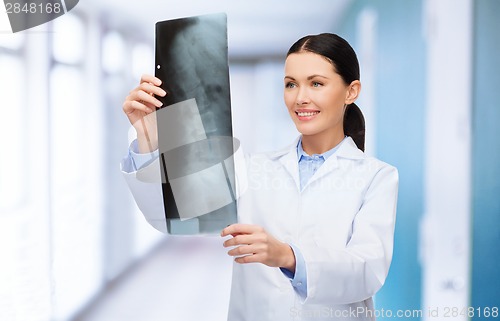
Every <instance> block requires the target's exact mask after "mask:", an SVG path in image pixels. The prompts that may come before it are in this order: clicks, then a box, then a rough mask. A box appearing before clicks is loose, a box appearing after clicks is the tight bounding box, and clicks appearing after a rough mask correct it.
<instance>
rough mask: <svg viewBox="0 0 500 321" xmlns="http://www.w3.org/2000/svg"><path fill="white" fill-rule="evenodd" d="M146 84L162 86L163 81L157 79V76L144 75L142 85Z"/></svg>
mask: <svg viewBox="0 0 500 321" xmlns="http://www.w3.org/2000/svg"><path fill="white" fill-rule="evenodd" d="M144 82H149V83H152V84H155V85H156V86H160V85H161V80H160V79H159V78H156V77H155V76H153V75H149V74H143V75H142V76H141V84H142V83H144Z"/></svg>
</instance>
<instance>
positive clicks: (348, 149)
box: [304, 137, 365, 189]
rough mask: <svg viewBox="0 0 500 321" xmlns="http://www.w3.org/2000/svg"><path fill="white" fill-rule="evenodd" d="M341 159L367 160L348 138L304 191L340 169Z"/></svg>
mask: <svg viewBox="0 0 500 321" xmlns="http://www.w3.org/2000/svg"><path fill="white" fill-rule="evenodd" d="M339 158H347V159H363V158H365V154H364V153H363V152H362V151H361V150H359V149H358V147H357V146H356V143H354V141H353V140H352V138H351V137H347V138H346V140H345V141H344V142H343V143H342V145H340V147H339V149H338V150H337V152H336V153H335V154H333V155H332V156H330V157H329V158H328V159H327V160H326V161H325V162H324V163H323V165H321V167H320V168H319V169H318V171H317V172H316V173H314V175H313V176H312V177H311V179H309V181H308V182H307V184H306V186H304V189H305V188H306V187H307V186H308V185H309V184H312V183H313V182H314V181H316V180H318V179H320V178H322V177H323V176H325V175H326V174H328V173H331V172H333V171H334V170H335V169H336V168H337V167H339Z"/></svg>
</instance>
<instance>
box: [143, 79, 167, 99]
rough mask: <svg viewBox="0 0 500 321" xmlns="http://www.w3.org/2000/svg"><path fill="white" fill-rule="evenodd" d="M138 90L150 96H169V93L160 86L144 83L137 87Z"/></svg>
mask: <svg viewBox="0 0 500 321" xmlns="http://www.w3.org/2000/svg"><path fill="white" fill-rule="evenodd" d="M137 90H138V91H139V90H143V91H145V92H147V93H148V94H150V95H156V96H160V97H164V96H166V95H167V92H166V91H165V90H163V89H161V88H160V87H158V86H155V85H154V84H151V83H148V82H143V83H141V84H140V85H139V87H137Z"/></svg>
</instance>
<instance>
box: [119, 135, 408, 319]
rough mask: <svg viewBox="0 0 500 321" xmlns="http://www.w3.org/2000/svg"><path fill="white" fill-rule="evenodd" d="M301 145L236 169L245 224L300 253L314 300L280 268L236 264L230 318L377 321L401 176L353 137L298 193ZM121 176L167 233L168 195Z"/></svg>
mask: <svg viewBox="0 0 500 321" xmlns="http://www.w3.org/2000/svg"><path fill="white" fill-rule="evenodd" d="M296 146H297V141H295V142H294V143H293V144H292V145H291V146H290V147H288V148H286V149H283V150H280V151H277V152H273V153H266V154H256V155H251V156H249V157H247V159H246V164H245V169H243V170H237V178H238V180H239V182H240V186H239V190H240V193H241V195H240V197H239V200H238V220H239V222H240V223H248V224H257V225H260V226H262V227H264V229H265V230H266V231H267V232H269V233H270V234H271V235H273V236H274V237H276V238H277V239H279V240H281V241H283V242H287V243H292V244H294V245H295V246H296V247H297V248H298V249H299V250H300V252H301V253H302V255H303V257H304V260H305V264H306V272H307V297H306V298H301V297H300V296H299V295H298V294H297V293H296V291H295V290H294V288H293V287H292V285H291V283H290V280H289V279H288V278H287V277H286V276H285V275H284V274H283V273H282V272H281V271H280V269H278V268H271V267H268V266H266V265H263V264H258V263H253V264H238V263H234V265H233V278H232V286H231V299H230V304H229V316H228V320H230V321H243V320H245V321H265V320H273V321H274V320H278V321H281V320H283V321H284V320H374V319H375V318H374V317H372V315H374V314H375V313H374V311H373V301H372V296H373V295H374V294H375V293H376V292H377V291H378V290H379V289H380V288H381V286H382V285H383V284H384V281H385V278H386V276H387V273H388V271H389V266H390V263H391V258H392V251H393V239H394V224H395V214H396V200H397V191H398V173H397V170H396V169H395V168H394V167H392V166H390V165H388V164H386V163H384V162H381V161H379V160H377V159H375V158H373V157H367V156H365V154H364V153H363V152H362V151H360V150H359V149H358V148H357V147H356V145H355V143H354V142H353V140H352V139H351V138H350V137H348V138H347V139H346V141H344V142H343V144H342V145H341V146H340V148H339V149H338V150H337V152H336V153H335V154H334V155H332V156H331V157H329V158H328V159H327V160H326V161H325V163H324V164H323V165H322V166H321V167H320V168H319V169H318V171H317V172H316V173H315V174H314V175H313V176H312V178H311V179H310V180H309V182H308V183H307V185H306V186H304V188H303V190H302V191H300V180H299V171H298V160H297V150H296ZM124 175H125V178H126V179H127V183H128V184H129V187H130V189H131V191H132V193H133V195H134V197H135V199H136V201H137V203H138V205H139V208H140V209H141V210H142V212H143V213H144V215H145V217H146V219H147V220H148V221H149V222H150V223H151V224H152V225H153V226H155V227H156V228H158V229H160V230H163V231H164V230H165V228H164V226H165V218H164V214H163V213H162V212H163V205H162V203H161V190H160V189H159V188H156V189H157V190H156V191H151V190H150V191H148V188H147V186H146V185H147V184H146V183H142V182H139V181H138V180H137V179H135V177H134V174H126V173H125V174H124ZM241 182H245V184H241ZM241 185H245V186H244V187H242V186H241ZM157 186H158V185H157ZM157 197H158V200H160V201H159V202H158V201H156V202H154V201H152V198H157Z"/></svg>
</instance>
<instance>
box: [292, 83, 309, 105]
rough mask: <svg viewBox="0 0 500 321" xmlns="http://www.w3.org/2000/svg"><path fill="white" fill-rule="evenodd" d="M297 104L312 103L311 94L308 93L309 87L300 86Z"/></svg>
mask: <svg viewBox="0 0 500 321" xmlns="http://www.w3.org/2000/svg"><path fill="white" fill-rule="evenodd" d="M295 103H296V104H297V106H302V105H307V104H309V103H310V99H309V94H308V93H307V88H304V87H302V88H300V87H299V90H298V93H297V97H296V99H295Z"/></svg>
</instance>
